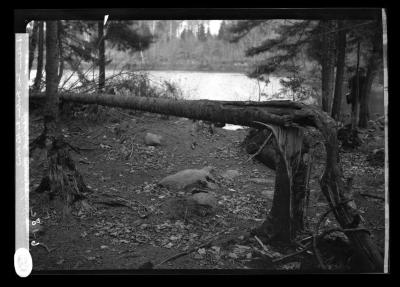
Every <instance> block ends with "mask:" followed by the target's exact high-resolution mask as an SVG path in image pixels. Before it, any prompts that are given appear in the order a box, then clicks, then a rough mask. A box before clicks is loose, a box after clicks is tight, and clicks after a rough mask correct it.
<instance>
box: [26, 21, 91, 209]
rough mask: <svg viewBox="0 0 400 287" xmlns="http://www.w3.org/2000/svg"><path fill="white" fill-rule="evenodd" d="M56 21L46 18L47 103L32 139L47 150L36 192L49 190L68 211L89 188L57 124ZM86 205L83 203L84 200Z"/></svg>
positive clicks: (49, 195)
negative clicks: (41, 124)
mask: <svg viewBox="0 0 400 287" xmlns="http://www.w3.org/2000/svg"><path fill="white" fill-rule="evenodd" d="M57 26H58V25H57V22H56V21H47V22H46V104H45V109H44V129H43V133H42V134H41V135H40V136H39V137H38V138H37V139H36V140H35V141H34V143H36V145H37V146H33V147H32V148H30V149H31V150H32V149H33V148H35V147H41V148H45V149H46V151H47V160H48V169H47V170H46V171H45V173H44V176H43V178H42V181H41V183H40V185H39V187H38V188H37V189H36V191H37V192H44V191H48V194H47V196H48V197H49V198H53V199H58V200H59V201H61V202H62V203H63V210H62V211H63V214H64V215H68V214H69V213H70V212H69V210H70V206H71V205H72V204H73V203H75V202H76V201H78V200H80V199H83V198H85V196H84V192H87V191H88V189H87V187H86V185H85V183H84V181H83V178H82V176H81V175H80V174H79V172H78V171H77V170H76V168H75V164H74V162H73V160H72V159H71V157H70V155H69V152H68V148H69V146H68V144H67V143H66V142H65V140H64V136H63V134H62V132H61V128H60V125H59V119H58V118H59V116H58V115H59V95H58V84H59V81H58V64H59V58H58V45H57V42H58V41H57V38H58V33H57V30H58V29H57V28H58V27H57ZM84 205H85V206H86V204H84Z"/></svg>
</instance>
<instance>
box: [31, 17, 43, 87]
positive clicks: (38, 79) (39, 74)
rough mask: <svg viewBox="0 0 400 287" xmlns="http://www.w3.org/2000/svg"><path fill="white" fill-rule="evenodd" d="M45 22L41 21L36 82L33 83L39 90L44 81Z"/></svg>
mask: <svg viewBox="0 0 400 287" xmlns="http://www.w3.org/2000/svg"><path fill="white" fill-rule="evenodd" d="M43 26H44V22H43V21H40V22H39V43H38V57H37V66H36V77H35V82H34V84H33V90H34V91H39V90H40V84H41V82H42V76H43V46H44V28H43Z"/></svg>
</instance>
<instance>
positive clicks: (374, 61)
mask: <svg viewBox="0 0 400 287" xmlns="http://www.w3.org/2000/svg"><path fill="white" fill-rule="evenodd" d="M380 37H381V36H379V35H378V37H376V40H375V41H372V53H371V55H370V56H369V59H368V64H367V74H366V78H365V82H364V85H363V87H361V95H360V96H361V97H360V116H359V123H358V126H359V127H360V128H366V127H367V123H368V120H369V118H370V112H369V102H370V95H371V88H372V83H373V81H374V79H375V77H376V75H377V73H378V69H379V64H380V60H381V59H380V58H379V57H380V55H379V52H378V49H379V48H378V45H379V44H380V43H379V42H378V41H379V40H381V39H379V38H380ZM381 42H382V40H381Z"/></svg>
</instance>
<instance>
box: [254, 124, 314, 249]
mask: <svg viewBox="0 0 400 287" xmlns="http://www.w3.org/2000/svg"><path fill="white" fill-rule="evenodd" d="M269 128H270V129H271V130H272V132H273V134H274V137H275V143H274V146H275V147H276V153H277V157H276V159H277V160H276V163H275V165H276V177H275V192H274V198H273V203H272V208H271V211H270V212H269V214H267V219H266V220H265V221H264V223H263V224H262V225H261V226H260V227H259V228H257V229H255V230H254V231H253V233H254V234H255V235H259V236H262V237H265V238H267V239H268V240H269V241H273V240H280V241H284V242H290V241H292V240H293V239H295V237H296V234H297V232H298V231H300V230H302V229H303V228H304V221H303V219H304V217H303V214H304V206H305V205H304V200H305V195H306V184H305V182H306V180H307V172H306V171H307V168H308V166H307V163H306V161H305V160H303V159H304V157H303V156H304V154H305V153H307V152H308V148H304V149H303V137H304V133H303V130H302V129H301V128H297V127H290V128H284V127H278V126H269Z"/></svg>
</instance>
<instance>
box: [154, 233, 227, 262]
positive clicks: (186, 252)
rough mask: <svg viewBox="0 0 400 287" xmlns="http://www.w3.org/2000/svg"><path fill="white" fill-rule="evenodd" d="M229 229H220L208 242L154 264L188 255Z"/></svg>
mask: <svg viewBox="0 0 400 287" xmlns="http://www.w3.org/2000/svg"><path fill="white" fill-rule="evenodd" d="M228 230H229V228H228V229H224V230H222V231H220V232H218V233H216V234H214V235H212V236H210V237H209V239H208V240H207V241H206V242H204V243H202V244H200V245H197V246H195V247H193V248H191V249H189V250H187V251H184V252H181V253H178V254H175V255H173V256H171V257H168V258H167V259H165V260H163V261H161V262H160V263H157V264H156V265H154V267H157V266H160V265H162V264H164V263H166V262H168V261H171V260H174V259H177V258H179V257H182V256H185V255H188V254H190V253H192V252H194V251H196V250H197V249H199V248H203V247H206V246H208V245H210V244H211V243H212V242H213V241H214V240H215V237H217V236H219V235H220V234H222V233H224V232H226V231H228Z"/></svg>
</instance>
